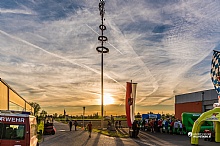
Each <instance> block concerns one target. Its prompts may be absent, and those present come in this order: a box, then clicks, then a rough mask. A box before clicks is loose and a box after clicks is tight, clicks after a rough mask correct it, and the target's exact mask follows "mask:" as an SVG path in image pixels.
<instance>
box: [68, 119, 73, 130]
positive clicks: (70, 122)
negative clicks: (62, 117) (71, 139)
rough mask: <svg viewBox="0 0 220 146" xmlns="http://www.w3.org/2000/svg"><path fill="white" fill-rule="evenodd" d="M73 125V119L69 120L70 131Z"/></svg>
mask: <svg viewBox="0 0 220 146" xmlns="http://www.w3.org/2000/svg"><path fill="white" fill-rule="evenodd" d="M72 126H73V123H72V120H70V121H69V128H70V131H71V130H72Z"/></svg>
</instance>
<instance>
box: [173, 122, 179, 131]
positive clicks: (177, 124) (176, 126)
mask: <svg viewBox="0 0 220 146" xmlns="http://www.w3.org/2000/svg"><path fill="white" fill-rule="evenodd" d="M178 128H179V123H178V121H177V120H175V122H174V133H175V134H177V130H178Z"/></svg>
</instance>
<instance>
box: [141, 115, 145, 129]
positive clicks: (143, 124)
mask: <svg viewBox="0 0 220 146" xmlns="http://www.w3.org/2000/svg"><path fill="white" fill-rule="evenodd" d="M145 125H146V121H145V118H144V119H143V121H142V126H141V127H142V130H144V131H145Z"/></svg>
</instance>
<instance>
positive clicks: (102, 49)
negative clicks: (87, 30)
mask: <svg viewBox="0 0 220 146" xmlns="http://www.w3.org/2000/svg"><path fill="white" fill-rule="evenodd" d="M104 6H105V1H104V0H100V1H99V11H100V15H101V25H99V29H100V30H101V36H99V37H98V40H99V41H101V46H98V47H97V48H96V50H97V51H98V52H99V53H101V129H103V111H104V109H103V100H104V99H103V96H104V91H103V58H104V53H108V52H109V49H108V48H107V47H104V42H106V41H107V40H108V38H107V37H106V36H104V35H103V31H104V30H106V26H105V25H104V14H105V8H104Z"/></svg>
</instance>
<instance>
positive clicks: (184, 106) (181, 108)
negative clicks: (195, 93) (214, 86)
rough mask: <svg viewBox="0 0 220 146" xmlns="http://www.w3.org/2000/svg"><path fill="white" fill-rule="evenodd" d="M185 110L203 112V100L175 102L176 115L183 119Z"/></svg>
mask: <svg viewBox="0 0 220 146" xmlns="http://www.w3.org/2000/svg"><path fill="white" fill-rule="evenodd" d="M183 112H189V113H202V102H201V101H197V102H187V103H176V104H175V117H176V118H178V119H180V120H182V117H181V114H182V113H183Z"/></svg>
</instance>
